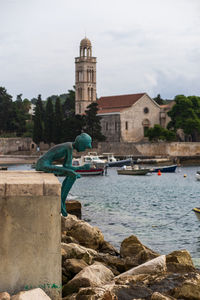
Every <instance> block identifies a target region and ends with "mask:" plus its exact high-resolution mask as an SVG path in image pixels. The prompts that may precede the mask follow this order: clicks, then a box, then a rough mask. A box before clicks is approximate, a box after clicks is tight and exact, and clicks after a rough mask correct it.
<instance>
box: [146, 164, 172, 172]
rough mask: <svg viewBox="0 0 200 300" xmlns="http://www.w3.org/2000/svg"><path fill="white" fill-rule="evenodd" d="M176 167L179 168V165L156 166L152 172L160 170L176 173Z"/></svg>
mask: <svg viewBox="0 0 200 300" xmlns="http://www.w3.org/2000/svg"><path fill="white" fill-rule="evenodd" d="M176 168H177V165H172V166H164V167H156V168H153V169H152V171H151V172H156V173H157V172H158V171H159V170H160V172H161V173H174V172H175V171H176Z"/></svg>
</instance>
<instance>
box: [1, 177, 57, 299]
mask: <svg viewBox="0 0 200 300" xmlns="http://www.w3.org/2000/svg"><path fill="white" fill-rule="evenodd" d="M60 202H61V200H60V183H59V181H58V179H57V178H56V177H55V176H54V175H53V174H45V173H42V172H36V171H0V292H3V291H7V292H9V293H10V294H16V293H17V292H19V291H22V290H29V289H32V288H37V287H40V288H42V289H43V290H44V291H45V292H46V293H47V294H48V295H49V296H50V298H51V299H53V300H58V299H60V297H61V249H60V247H61V224H60V222H61V221H60V219H61V218H60Z"/></svg>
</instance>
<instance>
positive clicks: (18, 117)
mask: <svg viewBox="0 0 200 300" xmlns="http://www.w3.org/2000/svg"><path fill="white" fill-rule="evenodd" d="M29 108H30V102H29V101H28V100H27V99H25V100H24V101H23V100H22V94H20V95H17V99H16V101H14V102H13V119H12V123H13V130H14V131H15V132H16V135H17V136H22V135H23V134H24V133H25V132H26V129H27V127H26V123H27V121H28V120H29V119H30V115H29V114H28V111H29Z"/></svg>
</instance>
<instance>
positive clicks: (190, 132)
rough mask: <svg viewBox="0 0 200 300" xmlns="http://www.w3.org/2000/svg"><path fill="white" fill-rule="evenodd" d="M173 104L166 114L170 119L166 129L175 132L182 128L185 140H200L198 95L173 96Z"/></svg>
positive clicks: (199, 103) (199, 101)
mask: <svg viewBox="0 0 200 300" xmlns="http://www.w3.org/2000/svg"><path fill="white" fill-rule="evenodd" d="M174 100H175V105H174V106H173V107H172V109H171V111H170V112H169V113H168V115H169V116H170V118H171V121H170V122H169V124H168V129H171V130H174V131H175V132H177V130H178V129H182V130H183V132H184V134H185V140H186V141H193V142H196V141H199V140H200V97H197V96H188V97H186V96H184V95H178V96H176V97H175V99H174Z"/></svg>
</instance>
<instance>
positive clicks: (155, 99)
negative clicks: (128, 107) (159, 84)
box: [153, 94, 165, 105]
mask: <svg viewBox="0 0 200 300" xmlns="http://www.w3.org/2000/svg"><path fill="white" fill-rule="evenodd" d="M153 100H154V101H156V102H157V103H158V104H159V105H163V104H164V103H165V101H164V100H163V99H162V98H161V96H160V94H158V95H157V96H156V97H155V98H153Z"/></svg>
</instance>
